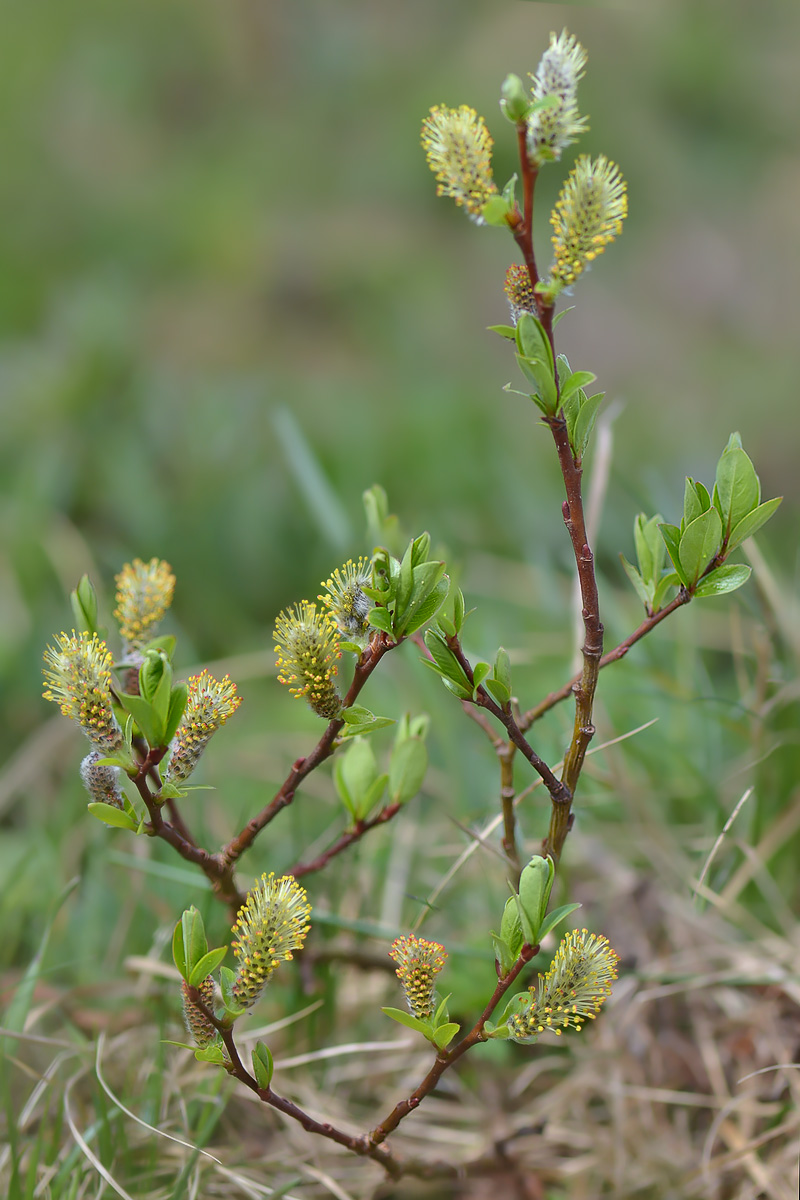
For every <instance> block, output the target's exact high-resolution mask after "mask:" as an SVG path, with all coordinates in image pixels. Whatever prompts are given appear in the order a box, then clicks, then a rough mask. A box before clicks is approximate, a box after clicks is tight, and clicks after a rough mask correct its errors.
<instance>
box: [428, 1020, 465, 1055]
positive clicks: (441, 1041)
mask: <svg viewBox="0 0 800 1200" xmlns="http://www.w3.org/2000/svg"><path fill="white" fill-rule="evenodd" d="M460 1028H461V1026H460V1025H457V1024H456V1022H455V1021H448V1022H447V1024H446V1025H440V1026H439V1027H438V1029H434V1031H433V1039H432V1040H433V1042H434V1044H435V1045H436V1046H438V1048H439V1049H440V1050H444V1048H445V1046H449V1045H450V1043H451V1042H452V1040H453V1038H454V1037H455V1036H456V1034H457V1033H458V1031H459V1029H460Z"/></svg>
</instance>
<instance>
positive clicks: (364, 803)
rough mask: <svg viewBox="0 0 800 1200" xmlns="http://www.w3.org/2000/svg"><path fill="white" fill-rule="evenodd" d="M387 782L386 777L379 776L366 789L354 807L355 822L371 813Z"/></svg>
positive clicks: (387, 778) (387, 777)
mask: <svg viewBox="0 0 800 1200" xmlns="http://www.w3.org/2000/svg"><path fill="white" fill-rule="evenodd" d="M388 782H389V776H388V775H386V774H384V775H379V776H378V778H377V779H375V780H374V781H373V783H372V785H371V786H370V787H368V788H367V790H366V792H365V793H364V795H363V796H362V797H361V800H360V801H359V803H358V805H357V807H356V814H355V816H356V820H357V821H363V820H364V819H365V817H367V816H368V815H369V814H370V813H371V812H372V810H373V808H374V807H375V805H376V804H377V803H378V801H379V800H380V798H381V796H382V795H383V793H384V791H385V789H386V784H387V783H388Z"/></svg>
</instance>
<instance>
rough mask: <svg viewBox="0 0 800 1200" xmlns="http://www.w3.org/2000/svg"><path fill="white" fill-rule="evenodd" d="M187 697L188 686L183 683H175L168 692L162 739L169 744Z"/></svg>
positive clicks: (183, 710) (182, 712) (179, 720)
mask: <svg viewBox="0 0 800 1200" xmlns="http://www.w3.org/2000/svg"><path fill="white" fill-rule="evenodd" d="M188 699H189V688H188V687H187V685H186V684H185V683H176V684H175V686H174V687H173V689H172V691H171V692H170V696H169V705H168V707H167V719H166V722H165V725H164V741H165V742H166V743H167V745H169V743H170V742H171V741H172V739H173V738H174V736H175V732H176V730H177V728H178V726H179V725H180V723H181V718H182V716H183V714H184V712H185V711H186V703H187V701H188Z"/></svg>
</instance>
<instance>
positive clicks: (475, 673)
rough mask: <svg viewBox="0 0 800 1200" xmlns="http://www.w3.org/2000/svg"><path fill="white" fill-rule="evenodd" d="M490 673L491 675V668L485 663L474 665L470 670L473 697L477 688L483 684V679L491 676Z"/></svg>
mask: <svg viewBox="0 0 800 1200" xmlns="http://www.w3.org/2000/svg"><path fill="white" fill-rule="evenodd" d="M491 673H492V668H491V667H490V666H489V664H488V663H487V662H477V663H475V666H474V667H473V670H472V680H473V685H474V686H473V692H472V694H473V696H474V695H475V693H476V692H477V690H478V688H479V687H480V686H481V684H482V683H483V681H484V679H486V678H487V676H488V675H491Z"/></svg>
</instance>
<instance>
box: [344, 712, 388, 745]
mask: <svg viewBox="0 0 800 1200" xmlns="http://www.w3.org/2000/svg"><path fill="white" fill-rule="evenodd" d="M390 725H394V719H393V718H392V717H373V718H372V720H371V721H362V722H360V723H359V724H358V725H346V726H345V728H344V729H343V730H342V732H341V733H340V734H339V741H340V742H345V741H349V740H350V739H351V738H355V737H366V736H368V735H369V734H371V733H375V732H376V731H377V730H378V729H387V728H388V727H389V726H390Z"/></svg>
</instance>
